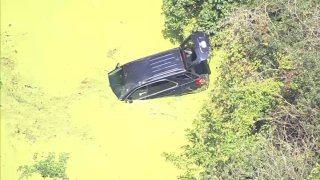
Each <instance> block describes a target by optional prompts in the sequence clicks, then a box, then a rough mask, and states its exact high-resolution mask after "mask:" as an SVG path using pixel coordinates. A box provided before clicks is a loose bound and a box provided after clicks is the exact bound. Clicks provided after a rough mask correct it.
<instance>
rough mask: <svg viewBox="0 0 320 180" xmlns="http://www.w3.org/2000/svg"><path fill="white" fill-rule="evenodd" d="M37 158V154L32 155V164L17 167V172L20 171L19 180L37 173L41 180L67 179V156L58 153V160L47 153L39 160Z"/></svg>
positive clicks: (52, 154) (53, 155) (53, 154)
mask: <svg viewBox="0 0 320 180" xmlns="http://www.w3.org/2000/svg"><path fill="white" fill-rule="evenodd" d="M38 156H39V155H38V154H34V156H33V160H34V161H35V163H34V164H32V165H24V166H20V167H19V169H18V171H21V176H20V179H26V178H28V177H30V176H31V175H32V174H33V173H39V174H40V175H41V177H43V178H46V177H50V178H54V179H64V180H65V179H69V178H68V177H67V175H66V165H67V161H68V159H69V155H68V154H66V153H60V154H59V158H57V157H56V155H55V153H49V154H48V155H47V156H44V155H42V156H41V157H40V158H39V157H38Z"/></svg>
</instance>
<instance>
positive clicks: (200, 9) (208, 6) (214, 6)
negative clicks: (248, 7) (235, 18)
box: [162, 0, 248, 42]
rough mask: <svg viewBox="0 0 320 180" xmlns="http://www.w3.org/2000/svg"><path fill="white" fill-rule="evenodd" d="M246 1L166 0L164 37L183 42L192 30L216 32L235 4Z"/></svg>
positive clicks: (164, 4) (164, 7)
mask: <svg viewBox="0 0 320 180" xmlns="http://www.w3.org/2000/svg"><path fill="white" fill-rule="evenodd" d="M246 1H248V0H196V1H194V0H164V1H163V6H162V9H163V14H164V16H165V24H164V26H165V29H164V30H163V34H164V37H165V38H168V39H170V40H171V41H172V42H181V41H182V40H183V38H185V35H188V34H189V33H190V31H196V30H202V31H205V32H207V33H214V32H215V31H216V25H217V23H218V22H219V20H220V19H222V18H223V17H224V16H226V15H227V14H228V12H229V11H230V9H231V8H232V7H233V6H237V4H240V3H245V2H246ZM185 31H187V32H185Z"/></svg>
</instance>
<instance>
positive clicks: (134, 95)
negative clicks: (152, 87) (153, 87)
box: [129, 86, 148, 100]
mask: <svg viewBox="0 0 320 180" xmlns="http://www.w3.org/2000/svg"><path fill="white" fill-rule="evenodd" d="M147 93H148V88H147V86H143V87H140V88H139V89H137V90H136V91H134V92H133V93H132V94H131V95H130V97H129V99H131V100H134V99H140V98H143V97H145V96H147V95H148V94H147Z"/></svg>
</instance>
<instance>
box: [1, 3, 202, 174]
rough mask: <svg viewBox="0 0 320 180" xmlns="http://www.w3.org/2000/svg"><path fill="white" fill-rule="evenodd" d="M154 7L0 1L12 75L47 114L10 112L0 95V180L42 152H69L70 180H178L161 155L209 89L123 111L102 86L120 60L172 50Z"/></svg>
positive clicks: (23, 107)
mask: <svg viewBox="0 0 320 180" xmlns="http://www.w3.org/2000/svg"><path fill="white" fill-rule="evenodd" d="M161 3H162V2H161V0H153V1H150V0H136V1H119V0H54V1H50V0H49V1H43V0H29V1H19V0H2V1H1V14H2V15H1V31H9V32H12V33H13V34H19V35H18V36H16V39H15V42H16V43H15V44H14V48H15V49H16V52H17V53H16V59H17V72H18V73H19V74H20V75H21V77H23V78H24V79H27V80H28V81H29V82H31V83H32V85H33V86H36V87H39V88H40V89H41V91H42V92H44V95H42V96H39V97H38V98H35V100H34V102H38V99H42V98H43V101H47V102H46V105H45V107H46V108H47V109H48V110H46V111H43V110H40V109H39V111H35V110H34V108H28V106H30V104H26V103H25V104H23V103H22V104H18V105H16V106H10V107H9V106H6V104H14V103H13V102H11V101H13V99H12V98H9V97H7V95H6V94H4V93H3V94H2V99H3V102H4V103H2V104H3V108H2V117H1V179H6V180H10V179H18V177H19V172H17V168H18V167H19V166H21V165H25V164H32V162H33V160H32V157H33V155H34V154H35V153H41V152H44V153H46V152H67V153H69V156H70V159H69V160H68V166H67V174H68V176H69V178H70V179H72V180H73V179H78V180H82V179H83V180H87V179H97V180H98V179H101V180H105V179H123V180H128V179H130V180H135V179H137V180H143V179H146V180H147V179H148V180H149V179H153V180H156V179H159V180H163V179H166V180H169V179H176V176H177V175H179V171H178V170H177V169H176V168H175V167H174V166H173V165H172V164H170V163H168V162H166V161H165V159H164V158H163V157H162V156H161V154H162V153H163V152H171V151H178V150H179V147H180V146H181V145H183V144H184V143H185V138H184V134H185V129H186V128H188V127H190V125H191V123H192V120H193V119H194V118H195V117H196V116H197V114H198V111H199V109H200V107H201V106H202V102H203V100H204V99H206V96H207V92H202V93H198V94H194V95H188V96H183V97H172V98H163V99H157V100H150V101H137V102H134V103H133V104H125V103H122V102H119V101H118V100H117V99H116V98H115V96H114V94H113V93H112V91H111V90H110V88H109V86H108V80H107V72H108V71H110V70H112V69H113V68H114V66H115V65H116V64H117V63H118V62H119V63H125V62H129V61H131V60H134V59H137V58H140V57H143V56H147V55H150V54H153V53H157V52H159V51H163V50H166V49H169V48H173V47H175V46H174V45H173V44H171V43H169V41H168V40H165V39H163V36H162V34H161V30H162V29H163V16H161ZM36 99H37V100H36ZM15 103H16V102H15ZM17 112H19V113H17ZM19 114H20V115H19ZM34 119H38V120H37V121H35V120H34ZM17 129H18V130H17ZM20 129H24V131H23V132H24V133H23V134H21V130H20ZM31 179H41V178H40V177H39V176H37V175H33V176H32V177H31Z"/></svg>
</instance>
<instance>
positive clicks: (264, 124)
mask: <svg viewBox="0 0 320 180" xmlns="http://www.w3.org/2000/svg"><path fill="white" fill-rule="evenodd" d="M319 12H320V9H319V6H317V1H314V0H309V1H290V0H272V1H263V0H256V1H252V3H251V4H246V5H241V6H239V7H237V8H234V10H233V11H232V12H230V15H229V16H228V17H227V18H224V19H223V20H221V22H219V23H218V24H217V25H218V27H216V29H219V31H217V33H216V35H215V36H214V37H213V43H212V44H214V46H215V49H219V50H221V51H223V52H224V53H225V55H224V57H223V63H222V64H221V66H220V67H219V68H218V71H219V73H220V75H219V77H218V79H217V81H216V83H215V84H214V87H213V90H212V101H211V102H208V103H207V104H206V105H205V106H204V111H203V112H202V113H201V116H200V117H199V118H197V119H196V120H195V122H194V125H193V128H191V129H189V130H188V131H187V139H188V141H189V143H188V144H187V145H185V146H183V147H182V152H181V153H180V154H172V153H165V154H164V155H165V157H166V159H167V160H169V161H171V162H173V163H174V164H175V165H176V166H177V167H178V168H180V169H183V170H185V173H184V174H183V175H181V176H180V178H181V179H245V178H247V179H306V178H308V177H309V175H310V174H311V172H312V174H317V173H318V170H317V168H316V166H317V161H318V159H319V155H320V138H319V137H320V136H319V133H320V106H319V97H320V96H319V94H320V89H319V88H320V84H319V83H320V79H319V77H320V76H319V74H320V63H319V62H320V59H319V58H320V56H319V52H320V43H319V42H320V41H319V39H320V31H319V29H320V27H319V23H317V21H318V20H319V14H320V13H319ZM168 20H170V19H168ZM195 22H198V21H197V20H195ZM208 23H209V22H208ZM211 23H212V22H211ZM196 26H200V24H199V23H198V24H197V25H196ZM310 177H311V178H312V177H314V175H310Z"/></svg>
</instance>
